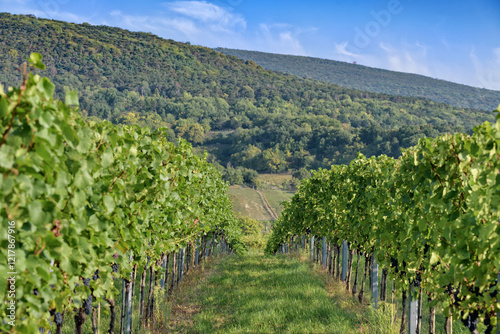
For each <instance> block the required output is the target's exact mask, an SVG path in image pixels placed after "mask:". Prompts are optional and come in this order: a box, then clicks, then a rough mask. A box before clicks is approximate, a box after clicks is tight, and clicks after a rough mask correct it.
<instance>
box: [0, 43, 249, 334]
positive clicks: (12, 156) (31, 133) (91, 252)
mask: <svg viewBox="0 0 500 334" xmlns="http://www.w3.org/2000/svg"><path fill="white" fill-rule="evenodd" d="M41 58H42V57H41V55H40V54H37V53H33V54H31V56H30V65H29V66H30V67H31V68H39V69H43V68H44V67H45V66H44V64H43V63H42V61H41ZM27 67H28V65H27V64H26V63H25V64H23V67H22V68H21V69H20V70H21V72H22V76H23V80H22V84H21V86H20V87H14V88H12V87H11V88H9V89H8V91H7V92H6V93H5V91H4V88H3V87H1V86H0V120H1V123H0V124H1V125H0V133H1V135H2V137H1V139H0V173H2V174H3V177H0V189H2V190H1V192H0V202H1V203H2V206H1V207H0V216H1V219H2V226H3V229H2V231H4V232H3V233H2V235H1V236H0V243H1V245H2V247H1V251H0V273H1V276H2V277H1V279H0V282H1V283H0V290H1V291H2V294H1V295H0V304H2V305H4V306H5V307H2V309H1V311H0V315H1V317H2V319H7V320H8V321H5V320H4V321H3V322H2V323H0V331H2V332H17V333H39V332H42V333H43V332H45V330H51V329H52V330H54V329H55V332H56V333H62V327H63V322H64V323H67V322H68V321H69V319H68V317H66V318H65V317H64V315H65V314H66V315H68V314H70V315H71V316H74V326H75V332H76V333H81V332H82V326H83V324H84V323H85V322H86V319H87V316H88V315H91V314H92V323H93V327H94V321H95V314H96V313H95V309H96V308H95V306H96V305H101V304H106V305H107V307H108V310H109V313H110V317H109V319H110V322H109V332H110V333H113V332H114V330H115V322H118V321H120V332H121V333H123V332H125V333H130V332H131V331H133V332H135V330H134V329H135V328H137V326H139V325H140V326H148V324H149V322H150V321H151V317H152V314H153V308H154V305H155V303H154V296H155V294H153V289H154V287H155V286H157V285H159V284H161V287H162V288H164V290H165V293H167V290H168V289H167V288H168V286H166V285H167V284H166V283H167V282H169V281H170V282H171V285H172V287H173V286H175V285H176V283H177V282H179V281H180V280H182V276H183V273H184V271H187V270H189V269H190V268H191V267H193V266H196V265H198V264H200V263H201V262H202V261H204V260H205V259H206V257H207V256H210V255H211V254H213V253H214V252H219V253H220V252H238V251H241V250H242V249H243V247H244V246H243V245H242V244H241V242H240V241H239V238H240V234H241V232H240V230H239V227H238V226H237V224H236V219H235V217H234V213H233V210H232V205H231V202H230V199H229V196H228V194H227V185H226V184H225V183H224V182H223V181H222V180H221V176H220V173H219V172H217V170H216V169H215V168H214V167H212V165H210V164H209V163H207V162H206V156H197V155H195V154H194V153H193V152H192V150H191V146H190V144H188V143H187V142H185V141H183V140H180V141H179V143H178V144H174V143H172V142H169V141H168V140H167V137H168V135H167V133H166V129H159V130H157V131H151V130H150V129H149V128H140V127H138V126H115V125H113V124H111V123H109V122H99V123H97V122H92V121H85V120H84V119H82V117H80V116H79V114H78V96H77V94H76V92H67V93H66V99H65V102H62V101H58V100H55V99H54V98H53V93H54V90H55V87H54V84H52V83H51V82H50V81H49V80H48V79H47V78H44V77H41V76H39V75H34V74H33V73H28V72H29V71H28V68H27ZM169 269H170V272H169ZM139 275H140V277H141V286H140V306H139V308H140V315H141V319H140V324H132V323H131V322H132V317H131V309H132V308H133V305H132V301H133V300H134V299H133V298H132V294H133V291H134V285H135V283H134V282H135V280H136V276H137V277H139ZM146 277H148V278H149V293H148V294H147V295H146V296H145V286H146ZM119 291H121V293H122V296H121V300H122V305H121V307H122V309H121V312H119V314H120V315H121V316H120V319H115V318H116V310H115V308H116V307H117V305H116V301H115V298H116V297H117V296H118V294H119ZM9 319H10V320H9ZM63 320H64V321H63ZM54 323H55V326H54ZM94 332H95V329H94Z"/></svg>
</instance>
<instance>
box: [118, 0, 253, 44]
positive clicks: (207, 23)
mask: <svg viewBox="0 0 500 334" xmlns="http://www.w3.org/2000/svg"><path fill="white" fill-rule="evenodd" d="M110 18H111V19H112V20H113V21H112V22H111V24H112V25H114V26H119V27H122V28H126V29H129V30H134V31H147V32H152V33H154V34H157V35H159V36H160V37H164V38H170V39H174V40H177V41H183V42H191V43H193V44H199V45H204V46H209V47H214V46H221V45H222V46H224V45H228V46H229V47H243V43H244V42H243V41H244V38H243V37H242V35H241V34H242V32H243V31H244V30H245V27H246V22H245V20H244V19H243V18H242V17H241V15H239V14H232V13H230V12H228V11H227V10H225V9H223V8H221V7H219V6H216V5H213V4H210V3H207V2H202V1H176V2H173V3H168V4H164V5H163V6H162V8H161V9H160V10H159V11H158V13H157V14H156V15H133V14H128V13H122V12H121V11H119V10H114V11H111V12H110ZM108 24H109V23H108Z"/></svg>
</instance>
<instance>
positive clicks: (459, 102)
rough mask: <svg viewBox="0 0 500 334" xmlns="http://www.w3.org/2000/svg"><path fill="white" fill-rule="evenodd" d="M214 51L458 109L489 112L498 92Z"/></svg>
mask: <svg viewBox="0 0 500 334" xmlns="http://www.w3.org/2000/svg"><path fill="white" fill-rule="evenodd" d="M215 50H216V51H219V52H222V53H224V54H226V55H233V56H236V57H238V58H241V59H244V60H252V61H254V62H255V63H257V64H259V65H261V66H262V67H264V68H266V69H269V70H273V71H280V72H284V73H289V74H294V75H298V76H301V77H306V78H312V79H317V80H321V81H326V82H330V83H334V84H337V85H341V86H345V87H350V88H354V89H359V90H363V91H369V92H377V93H386V94H396V95H403V96H415V97H425V98H428V99H430V100H433V101H436V102H444V103H448V104H450V105H452V106H456V107H461V108H475V109H481V110H492V109H495V108H496V107H497V106H498V103H499V101H500V91H494V90H489V89H481V88H476V87H471V86H466V85H461V84H457V83H454V82H449V81H445V80H439V79H434V78H430V77H426V76H423V75H418V74H411V73H402V72H395V71H389V70H383V69H379V68H373V67H367V66H363V65H360V64H351V63H346V62H341V61H335V60H330V59H321V58H313V57H302V56H291V55H281V54H274V53H266V52H257V51H247V50H234V49H226V48H216V49H215Z"/></svg>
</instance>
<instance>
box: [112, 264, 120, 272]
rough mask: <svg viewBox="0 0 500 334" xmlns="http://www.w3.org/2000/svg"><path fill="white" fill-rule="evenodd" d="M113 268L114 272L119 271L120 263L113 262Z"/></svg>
mask: <svg viewBox="0 0 500 334" xmlns="http://www.w3.org/2000/svg"><path fill="white" fill-rule="evenodd" d="M111 268H112V269H113V272H114V273H117V272H118V271H119V270H120V265H119V264H117V263H113V265H112V266H111Z"/></svg>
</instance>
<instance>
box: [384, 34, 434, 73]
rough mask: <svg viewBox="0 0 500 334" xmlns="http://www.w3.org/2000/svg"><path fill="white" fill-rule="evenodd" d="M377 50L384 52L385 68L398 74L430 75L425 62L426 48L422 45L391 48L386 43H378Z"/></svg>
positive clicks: (426, 61)
mask: <svg viewBox="0 0 500 334" xmlns="http://www.w3.org/2000/svg"><path fill="white" fill-rule="evenodd" d="M379 48H380V49H381V50H382V51H384V53H385V55H384V57H385V58H384V59H385V61H384V62H385V67H386V68H388V69H390V70H393V71H399V72H408V73H417V74H422V75H427V76H429V75H431V71H430V70H429V67H428V60H427V46H425V45H424V44H422V43H419V42H417V43H415V44H413V45H409V44H403V45H400V46H398V47H393V46H392V45H390V44H387V43H382V42H381V43H379Z"/></svg>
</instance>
